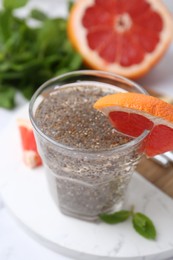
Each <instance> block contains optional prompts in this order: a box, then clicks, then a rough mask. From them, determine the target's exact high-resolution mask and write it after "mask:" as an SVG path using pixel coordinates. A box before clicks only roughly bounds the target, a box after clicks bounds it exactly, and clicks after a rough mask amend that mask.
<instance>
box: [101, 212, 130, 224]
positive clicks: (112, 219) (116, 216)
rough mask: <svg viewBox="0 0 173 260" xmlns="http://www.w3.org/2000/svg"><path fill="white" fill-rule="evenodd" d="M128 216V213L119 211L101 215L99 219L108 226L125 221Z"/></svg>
mask: <svg viewBox="0 0 173 260" xmlns="http://www.w3.org/2000/svg"><path fill="white" fill-rule="evenodd" d="M130 215H131V212H130V211H128V210H121V211H117V212H115V213H113V214H101V215H100V216H99V217H100V219H101V220H102V221H104V222H106V223H108V224H117V223H120V222H124V221H126V220H127V219H128V218H129V216H130Z"/></svg>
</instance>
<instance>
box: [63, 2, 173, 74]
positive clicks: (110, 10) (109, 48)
mask: <svg viewBox="0 0 173 260" xmlns="http://www.w3.org/2000/svg"><path fill="white" fill-rule="evenodd" d="M172 28H173V21H172V17H171V15H170V14H169V12H168V11H167V9H166V7H165V5H164V4H163V3H162V2H161V1H160V0H157V1H156V0H140V1H139V0H130V1H129V0H121V1H120V0H108V1H105V0H79V1H77V2H76V3H75V4H74V6H73V8H72V10H71V12H70V15H69V19H68V36H69V39H70V41H71V43H72V44H73V45H74V47H75V48H76V49H77V51H78V52H79V53H80V54H81V56H82V57H83V59H84V61H85V62H86V63H87V64H88V65H89V66H90V67H91V68H93V69H99V70H106V71H110V72H114V73H117V74H120V75H122V76H125V77H129V78H138V77H141V76H142V75H144V74H145V73H147V72H148V71H149V70H150V69H151V68H152V67H153V66H154V65H155V64H156V63H157V62H158V61H159V60H160V58H161V57H162V56H163V54H164V53H165V51H166V50H167V48H168V46H169V44H170V42H171V39H172V33H173V30H172Z"/></svg>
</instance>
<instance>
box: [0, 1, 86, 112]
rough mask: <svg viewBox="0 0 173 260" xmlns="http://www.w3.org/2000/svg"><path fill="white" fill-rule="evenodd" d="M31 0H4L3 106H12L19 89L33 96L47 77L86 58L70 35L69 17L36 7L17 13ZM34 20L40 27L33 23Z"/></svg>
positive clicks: (0, 35)
mask: <svg viewBox="0 0 173 260" xmlns="http://www.w3.org/2000/svg"><path fill="white" fill-rule="evenodd" d="M27 2H28V0H3V2H2V5H3V7H2V9H1V10H0V107H4V108H8V109H12V108H13V107H14V106H15V95H16V92H17V91H19V92H20V93H22V94H23V95H24V96H25V97H26V98H27V99H30V97H31V96H32V94H33V93H34V92H35V90H36V89H37V88H38V87H39V86H40V85H41V84H42V83H43V82H45V81H46V80H48V79H50V78H52V77H55V76H57V75H59V74H61V73H65V72H68V71H73V70H77V69H80V68H81V67H82V58H81V57H80V55H79V54H78V53H77V52H76V51H74V49H73V47H72V46H71V44H70V42H69V40H68V37H67V33H66V31H67V19H64V18H50V17H48V15H47V14H45V13H43V12H42V11H40V10H32V11H31V12H30V13H29V14H28V16H27V17H26V18H18V17H16V16H15V15H14V11H15V10H16V9H17V8H21V7H24V6H25V5H26V4H27ZM30 19H34V20H35V21H37V23H38V25H37V26H34V27H33V26H32V27H31V26H29V21H30Z"/></svg>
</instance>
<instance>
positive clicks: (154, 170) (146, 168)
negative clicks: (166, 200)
mask: <svg viewBox="0 0 173 260" xmlns="http://www.w3.org/2000/svg"><path fill="white" fill-rule="evenodd" d="M137 171H138V172H139V173H140V174H141V175H143V176H144V177H145V178H146V179H147V180H149V181H150V182H151V183H153V184H154V185H155V186H157V187H158V188H159V189H160V190H162V191H163V192H164V193H166V194H167V195H169V196H170V197H172V198H173V165H171V166H169V167H167V168H164V167H162V166H160V165H158V164H157V163H155V162H153V161H152V160H151V159H146V158H145V157H143V158H142V160H141V162H140V163H139V165H138V167H137Z"/></svg>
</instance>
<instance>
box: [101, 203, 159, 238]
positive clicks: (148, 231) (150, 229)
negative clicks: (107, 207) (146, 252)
mask: <svg viewBox="0 0 173 260" xmlns="http://www.w3.org/2000/svg"><path fill="white" fill-rule="evenodd" d="M130 217H131V219H132V224H133V227H134V229H135V231H136V232H137V233H138V234H140V235H141V236H143V237H145V238H146V239H150V240H155V239H156V237H157V232H156V228H155V226H154V224H153V222H152V220H151V219H150V218H149V217H147V216H146V215H144V214H142V213H140V212H134V208H133V207H132V209H131V210H121V211H117V212H115V213H112V214H101V215H100V219H101V220H102V221H103V222H105V223H107V224H117V223H121V222H124V221H126V220H127V219H129V218H130Z"/></svg>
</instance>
